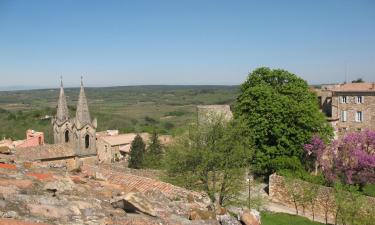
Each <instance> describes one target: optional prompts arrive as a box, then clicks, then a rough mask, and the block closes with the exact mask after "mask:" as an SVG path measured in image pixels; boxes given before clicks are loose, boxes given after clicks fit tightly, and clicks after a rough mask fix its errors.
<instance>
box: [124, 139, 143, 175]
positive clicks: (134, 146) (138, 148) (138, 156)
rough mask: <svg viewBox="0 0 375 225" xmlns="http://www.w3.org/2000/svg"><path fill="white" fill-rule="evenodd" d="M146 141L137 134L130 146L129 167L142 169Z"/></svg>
mask: <svg viewBox="0 0 375 225" xmlns="http://www.w3.org/2000/svg"><path fill="white" fill-rule="evenodd" d="M145 147H146V145H145V143H144V142H143V139H142V137H141V136H140V135H139V134H137V136H135V138H134V140H133V141H132V143H131V146H130V160H129V165H128V166H129V168H133V169H140V168H142V166H143V157H144V154H145Z"/></svg>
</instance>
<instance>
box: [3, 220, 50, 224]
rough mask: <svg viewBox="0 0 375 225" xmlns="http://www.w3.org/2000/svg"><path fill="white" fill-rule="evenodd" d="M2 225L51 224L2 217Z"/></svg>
mask: <svg viewBox="0 0 375 225" xmlns="http://www.w3.org/2000/svg"><path fill="white" fill-rule="evenodd" d="M0 225H50V224H47V223H34V222H30V221H24V220H14V219H0Z"/></svg>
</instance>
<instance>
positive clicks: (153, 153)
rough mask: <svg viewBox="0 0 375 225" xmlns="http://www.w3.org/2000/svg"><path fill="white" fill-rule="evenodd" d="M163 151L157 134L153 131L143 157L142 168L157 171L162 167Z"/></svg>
mask: <svg viewBox="0 0 375 225" xmlns="http://www.w3.org/2000/svg"><path fill="white" fill-rule="evenodd" d="M162 157H163V149H162V145H161V144H160V141H159V137H158V134H157V133H156V131H155V130H154V132H153V133H152V136H151V140H150V145H149V146H148V148H147V151H146V154H145V157H144V166H145V167H148V168H153V169H157V168H160V167H161V165H162Z"/></svg>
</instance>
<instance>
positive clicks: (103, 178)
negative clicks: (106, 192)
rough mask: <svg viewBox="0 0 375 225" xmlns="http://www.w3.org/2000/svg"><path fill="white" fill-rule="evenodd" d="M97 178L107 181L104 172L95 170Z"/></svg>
mask: <svg viewBox="0 0 375 225" xmlns="http://www.w3.org/2000/svg"><path fill="white" fill-rule="evenodd" d="M95 179H96V180H100V181H107V178H105V177H104V176H103V174H101V173H99V172H95Z"/></svg>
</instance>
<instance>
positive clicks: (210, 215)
mask: <svg viewBox="0 0 375 225" xmlns="http://www.w3.org/2000/svg"><path fill="white" fill-rule="evenodd" d="M189 219H190V220H213V219H216V215H215V213H214V212H211V211H208V210H202V209H198V208H193V209H191V211H190V215H189Z"/></svg>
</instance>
